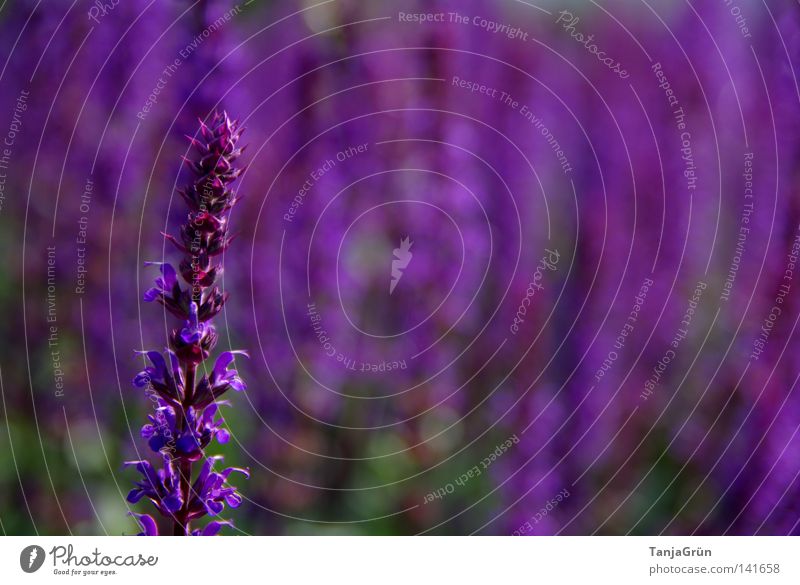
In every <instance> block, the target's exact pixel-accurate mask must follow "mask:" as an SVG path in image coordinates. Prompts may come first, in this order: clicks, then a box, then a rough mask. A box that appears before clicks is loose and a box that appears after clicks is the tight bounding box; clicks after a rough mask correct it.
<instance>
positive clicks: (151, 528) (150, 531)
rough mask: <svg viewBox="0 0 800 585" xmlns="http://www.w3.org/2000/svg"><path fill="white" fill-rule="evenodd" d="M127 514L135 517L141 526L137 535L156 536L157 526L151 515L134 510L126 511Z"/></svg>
mask: <svg viewBox="0 0 800 585" xmlns="http://www.w3.org/2000/svg"><path fill="white" fill-rule="evenodd" d="M128 515H129V516H133V517H134V518H136V521H137V522H139V525H140V526H141V527H142V532H140V533H139V536H158V526H157V525H156V521H155V520H153V517H152V516H149V515H147V514H137V513H136V512H128Z"/></svg>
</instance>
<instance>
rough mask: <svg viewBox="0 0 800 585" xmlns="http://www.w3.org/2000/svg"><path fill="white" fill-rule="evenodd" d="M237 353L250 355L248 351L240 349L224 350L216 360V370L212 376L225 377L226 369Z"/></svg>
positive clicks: (245, 355)
mask: <svg viewBox="0 0 800 585" xmlns="http://www.w3.org/2000/svg"><path fill="white" fill-rule="evenodd" d="M236 354H241V355H243V356H244V357H250V356H249V355H247V352H246V351H242V350H240V349H237V350H234V351H224V352H222V353H221V354H220V355H219V357H218V358H217V361H216V362H214V372H213V373H212V376H213V377H215V378H221V377H223V376H224V375H225V371H226V370H227V369H228V366H229V365H230V363H231V362H232V361H233V358H234V357H235V356H236Z"/></svg>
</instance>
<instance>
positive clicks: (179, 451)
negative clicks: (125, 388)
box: [126, 112, 249, 536]
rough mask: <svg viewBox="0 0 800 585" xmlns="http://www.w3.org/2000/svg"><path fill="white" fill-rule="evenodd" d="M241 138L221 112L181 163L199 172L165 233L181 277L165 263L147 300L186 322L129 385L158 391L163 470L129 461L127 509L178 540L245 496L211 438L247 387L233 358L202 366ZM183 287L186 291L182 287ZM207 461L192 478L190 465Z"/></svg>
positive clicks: (216, 305)
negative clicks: (131, 482)
mask: <svg viewBox="0 0 800 585" xmlns="http://www.w3.org/2000/svg"><path fill="white" fill-rule="evenodd" d="M241 134H242V130H241V129H240V128H239V124H238V122H236V121H233V120H231V119H230V118H229V117H228V115H227V114H226V113H224V112H223V113H221V114H220V113H215V114H214V115H213V116H212V117H211V120H209V121H208V122H207V123H204V122H201V123H200V133H199V136H197V137H194V138H190V140H191V144H192V147H193V148H194V150H195V151H197V153H198V154H199V157H198V158H196V159H189V158H185V159H184V161H185V162H186V165H187V166H188V167H189V168H190V169H191V170H192V172H193V173H194V175H195V176H194V177H193V179H192V181H191V183H190V184H189V185H188V186H187V187H185V188H184V189H182V190H181V191H180V195H181V196H182V197H183V199H184V200H185V201H186V203H187V204H188V206H189V213H188V215H187V220H186V222H185V223H184V224H183V225H182V226H181V227H180V229H179V236H173V235H170V234H164V236H165V238H166V239H167V240H168V241H169V242H171V243H172V244H174V245H175V247H176V249H177V250H179V251H180V252H181V253H182V254H183V258H182V259H181V261H180V263H179V264H178V270H175V268H174V267H173V265H172V264H169V263H166V262H148V263H147V264H152V265H157V266H159V269H160V270H161V276H160V277H159V278H157V279H156V281H155V285H154V286H153V287H152V288H150V289H148V290H147V292H145V294H144V300H145V301H147V302H157V303H159V304H160V305H162V306H163V307H164V308H165V309H166V310H167V311H169V312H170V313H172V314H173V315H174V316H175V317H177V318H178V319H180V321H181V322H180V324H179V325H178V326H177V327H175V328H174V329H173V330H172V332H171V334H170V336H169V348H168V350H167V354H166V357H165V356H164V355H163V354H162V353H161V352H158V351H146V352H139V353H141V354H143V355H145V356H146V357H147V360H148V361H149V362H150V365H149V366H146V367H145V368H144V369H143V370H142V371H141V372H139V373H138V374H137V375H136V377H135V378H134V380H133V383H134V385H135V386H136V387H138V388H152V389H153V390H154V391H155V393H156V394H157V403H158V406H157V408H156V410H155V412H154V413H153V414H151V415H149V416H148V422H147V423H146V424H145V425H144V426H143V427H142V430H141V436H142V438H143V439H144V440H146V441H147V444H148V446H149V447H150V449H152V450H153V451H154V452H156V453H159V455H160V456H161V466H160V467H159V468H156V467H154V466H153V465H152V464H151V463H150V462H148V461H131V462H128V463H127V464H126V465H129V466H135V467H136V469H137V470H138V471H139V473H140V474H141V476H142V479H141V480H140V481H138V482H137V483H136V485H135V487H134V489H132V490H131V492H130V493H129V494H128V501H129V502H131V503H137V502H139V501H141V500H142V499H145V498H146V499H148V500H150V502H152V504H153V505H154V506H155V508H156V510H157V511H158V512H159V513H160V514H161V515H162V516H165V517H166V518H169V519H170V520H171V521H172V522H173V531H172V533H173V534H175V535H182V536H188V535H192V536H213V535H215V534H217V533H219V531H220V529H221V528H222V527H223V526H226V525H230V522H227V521H225V520H217V519H215V520H214V521H212V522H209V523H208V524H207V525H206V526H205V528H202V529H194V530H193V529H192V528H191V526H190V523H191V522H192V521H194V520H197V519H199V518H201V517H203V516H207V515H211V516H217V515H218V514H219V513H220V512H222V510H223V509H224V508H225V506H226V505H227V506H229V507H231V508H236V507H238V506H239V505H240V504H241V503H242V497H241V495H239V493H238V492H237V491H236V488H234V487H232V486H230V485H228V483H227V480H228V476H229V475H230V474H231V473H232V472H234V471H237V472H241V473H243V474H244V475H245V476H246V477H249V473H248V472H247V471H246V470H243V469H238V468H234V467H229V468H227V469H225V470H224V471H222V472H219V473H218V472H215V471H213V463H214V461H215V460H216V459H218V458H215V457H208V455H207V454H206V453H205V449H206V448H207V447H208V446H210V445H211V444H212V441H213V440H214V439H216V440H217V442H218V443H226V442H228V440H229V439H230V435H229V433H228V431H227V430H226V429H224V428H223V426H222V425H223V422H224V421H223V420H222V418H221V417H218V413H219V408H218V406H219V404H220V403H219V402H217V399H218V398H219V397H220V396H221V395H222V394H224V393H225V392H227V391H228V390H229V389H231V388H233V389H234V390H235V391H236V392H242V391H243V390H245V389H246V385H245V383H244V381H243V380H242V379H241V377H240V376H239V373H238V372H237V371H236V370H235V369H231V368H229V366H230V365H231V364H232V362H233V360H234V358H235V356H236V355H237V354H242V355H244V356H247V353H246V352H243V351H224V352H222V353H221V354H220V355H219V356H218V357H217V359H216V361H215V362H214V366H213V368H211V373H210V374H208V375H206V374H203V375H202V377H200V378H198V368H199V366H200V365H201V364H202V363H203V362H205V360H207V359H209V357H210V355H211V352H212V351H213V350H214V348H215V347H216V345H217V341H218V338H217V333H216V331H215V329H214V326H213V325H212V324H211V320H212V319H213V318H214V317H215V316H216V315H217V314H219V312H220V311H222V309H223V307H224V305H225V301H226V300H227V299H228V294H227V293H226V292H225V291H223V290H221V289H220V287H219V286H217V284H216V282H217V279H218V277H219V275H220V274H222V265H221V264H220V263H219V262H218V261H217V260H216V259H217V258H219V257H220V255H221V254H222V253H223V252H225V251H226V250H227V249H228V247H229V246H230V245H231V242H232V241H233V239H234V236H232V235H230V233H229V231H228V215H229V212H230V210H231V208H232V207H233V206H234V205H235V204H236V203H237V201H238V200H239V198H238V197H237V196H236V195H235V194H234V192H233V191H232V190H231V188H230V185H231V183H232V182H233V181H235V180H236V178H237V177H238V176H239V175H240V174H241V172H242V171H241V169H240V168H237V167H236V165H235V161H236V159H238V158H239V156H241V154H242V151H243V149H242V148H239V147H238V146H237V143H238V141H239V138H240V136H241ZM181 279H182V280H183V283H181ZM201 459H203V460H205V463H204V464H203V466H202V468H201V469H200V470H199V471H198V472H197V473H196V474H195V473H193V464H194V463H195V462H198V461H200V460H201ZM134 516H135V517H136V519H137V520H138V521H139V524H140V525H141V526H142V532H141V533H140V534H142V535H147V536H153V535H157V534H158V530H157V526H156V522H155V520H154V519H153V518H151V517H150V516H148V515H146V514H134Z"/></svg>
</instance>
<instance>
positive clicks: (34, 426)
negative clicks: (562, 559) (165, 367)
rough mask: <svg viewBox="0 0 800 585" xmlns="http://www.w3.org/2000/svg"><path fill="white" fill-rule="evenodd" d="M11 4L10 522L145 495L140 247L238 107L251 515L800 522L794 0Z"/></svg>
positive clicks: (0, 434)
mask: <svg viewBox="0 0 800 585" xmlns="http://www.w3.org/2000/svg"><path fill="white" fill-rule="evenodd" d="M420 13H422V14H425V15H436V14H441V17H440V18H439V20H440V21H439V22H437V21H436V19H434V20H433V21H432V22H422V23H420V22H414V21H410V20H412V18H411V17H410V16H408V15H411V14H420ZM454 13H458V18H456V17H455V16H453V14H454ZM437 18H438V17H437ZM576 18H577V20H575V19H576ZM503 25H506V28H501V27H503ZM514 27H516V28H517V29H518V30H517V31H515V30H514ZM0 31H2V34H0V48H1V49H0V66H2V69H0V78H2V82H0V137H2V138H1V139H2V140H3V141H4V144H3V145H0V189H1V190H0V195H2V205H1V206H0V245H2V249H3V250H4V251H5V254H6V255H5V261H4V262H2V264H1V265H0V271H1V272H0V273H1V274H2V278H0V302H2V307H3V309H4V310H3V318H2V319H0V328H2V329H1V330H0V333H1V335H0V339H1V340H2V341H0V343H2V352H0V379H1V381H2V386H1V387H0V390H2V402H0V407H1V408H2V416H0V427H2V428H0V522H1V526H2V530H3V531H4V532H5V533H6V534H32V533H40V534H65V533H73V534H106V533H109V534H121V533H131V532H134V531H135V526H134V523H133V522H132V521H131V520H130V518H128V517H127V516H126V515H125V514H126V512H127V511H128V505H127V503H126V502H125V499H124V496H125V494H126V493H127V490H128V489H129V486H130V483H131V481H132V480H133V473H132V472H130V471H126V470H123V469H122V462H123V461H124V460H127V459H131V458H136V457H137V450H141V449H142V442H141V441H140V439H139V427H140V425H141V423H142V421H143V420H144V418H145V416H146V413H147V412H148V410H147V409H148V407H149V404H148V401H147V400H146V398H145V397H144V396H143V395H142V394H141V393H140V392H139V391H137V390H136V389H134V388H133V387H132V386H131V382H130V381H131V378H132V377H133V375H134V374H135V373H136V372H137V371H138V370H139V369H141V365H142V362H141V359H140V358H138V357H136V356H135V354H134V350H137V349H141V348H143V347H148V348H149V347H159V346H163V345H165V344H166V335H167V333H168V327H171V326H173V324H174V323H173V322H172V320H171V318H169V317H168V316H166V315H165V314H164V313H163V311H161V310H160V309H159V308H157V307H154V306H151V305H143V304H142V302H141V294H142V292H143V291H144V290H145V289H146V288H147V287H148V286H149V285H150V281H151V280H152V278H153V277H154V276H155V273H154V270H153V269H152V268H146V267H144V266H143V263H144V261H147V260H162V259H167V260H169V259H172V260H174V259H175V257H176V255H175V253H174V251H173V250H172V249H171V248H170V247H169V246H167V245H165V244H164V240H163V237H162V236H161V232H162V231H170V230H174V228H175V226H176V225H177V224H178V223H179V222H180V221H181V220H182V219H183V217H184V214H185V211H184V207H183V204H182V202H181V201H180V199H179V198H176V197H175V195H176V187H178V186H180V185H181V184H183V183H184V182H185V181H186V175H185V174H184V170H183V169H182V168H181V164H180V157H181V156H182V155H184V154H186V151H187V146H188V143H187V140H186V139H185V137H184V135H185V134H193V133H194V132H195V131H196V128H197V122H196V120H197V118H202V119H205V118H206V117H208V116H209V115H210V113H211V112H212V111H213V110H214V109H215V108H221V109H222V108H224V109H226V110H227V111H228V112H229V113H230V114H231V115H232V116H234V117H237V118H239V119H241V120H242V121H243V124H244V126H246V128H247V131H246V133H245V137H244V139H243V141H244V142H245V143H247V144H248V150H247V152H246V154H245V156H244V157H243V158H244V159H245V161H246V163H247V164H248V168H247V171H246V173H245V174H244V176H243V178H242V180H241V181H240V182H239V184H238V192H239V193H240V194H241V195H242V196H244V201H243V202H242V204H241V205H240V206H237V208H236V211H235V213H234V214H233V217H232V218H231V223H232V225H233V226H234V229H235V230H238V231H239V232H240V235H239V237H238V239H237V241H236V242H235V244H234V245H233V247H232V248H231V250H230V251H229V253H228V254H227V256H226V257H225V280H224V283H225V288H226V289H227V290H228V291H229V292H230V294H231V300H230V301H229V302H228V304H227V305H226V308H225V312H224V313H223V315H222V316H221V317H220V318H219V319H218V324H219V326H220V333H221V338H222V342H221V344H220V350H222V349H226V348H228V347H232V348H247V349H249V350H250V352H251V359H250V360H249V361H245V362H243V363H239V362H241V361H242V360H239V362H237V365H238V367H239V370H240V371H241V372H242V374H243V375H244V377H245V378H246V380H247V381H248V384H249V389H248V391H247V392H246V393H245V394H240V395H236V396H234V397H232V402H233V405H232V406H231V407H229V408H227V409H226V410H225V416H226V420H227V423H228V427H229V429H230V431H231V434H232V436H233V440H232V441H231V443H229V444H228V445H227V446H226V447H225V449H224V450H223V452H224V454H225V456H226V460H227V462H229V463H231V464H236V465H241V466H246V467H249V468H250V470H251V472H252V474H253V476H252V478H251V480H249V481H248V482H243V483H242V485H241V486H240V487H241V491H242V493H243V495H244V497H245V504H244V505H243V506H242V507H241V508H240V509H239V510H237V511H236V513H235V514H234V521H235V523H236V528H235V529H231V530H229V531H228V533H238V532H244V533H254V534H325V533H336V534H342V533H344V534H413V533H421V532H424V533H433V534H469V533H482V534H512V533H517V534H556V533H560V534H591V533H599V534H625V533H634V534H657V533H662V532H663V533H667V534H686V533H698V534H723V533H730V534H755V533H758V534H787V533H794V534H798V533H800V480H799V478H798V474H799V473H800V463H799V462H800V458H798V452H799V450H798V449H799V447H800V437H798V436H797V435H798V428H800V391H798V390H797V378H798V373H800V369H798V366H797V360H796V355H797V350H798V339H797V338H798V336H797V335H796V332H795V329H796V327H797V322H798V316H800V313H799V312H798V305H797V296H798V292H800V274H798V269H797V268H796V267H795V266H794V262H795V261H796V259H797V258H796V257H795V254H797V253H798V247H800V243H798V241H797V240H796V238H797V237H798V236H799V235H800V231H798V230H799V226H800V209H798V195H799V194H798V179H799V177H798V173H797V168H798V162H800V128H799V127H798V126H799V125H800V124H798V122H799V121H800V116H799V115H798V104H799V98H800V94H799V93H798V82H797V78H796V74H797V60H798V56H797V55H798V48H800V13H799V12H798V5H797V3H795V2H791V1H789V0H785V1H778V2H769V3H766V2H764V3H756V2H752V3H751V2H743V1H742V0H739V1H738V2H736V1H735V2H733V3H730V4H729V3H726V2H709V3H682V2H674V3H672V2H670V3H646V2H640V1H638V0H631V1H609V2H602V3H598V4H595V3H592V2H577V1H568V0H565V1H563V2H553V1H548V0H531V2H517V1H511V0H496V1H491V2H490V1H482V2H477V1H475V2H473V1H467V2H464V1H460V2H454V1H453V2H445V1H434V2H422V1H421V0H419V1H416V2H415V1H413V0H397V1H395V0H387V1H384V2H369V3H367V2H356V1H347V0H331V1H328V2H321V3H316V2H314V1H312V0H305V1H300V0H297V1H281V2H277V1H276V2H270V1H265V2H259V1H255V2H252V3H250V4H247V5H246V4H244V3H242V4H240V5H235V4H233V3H230V2H222V1H220V2H212V1H198V2H194V3H192V2H189V1H186V2H183V1H177V0H163V1H162V0H158V1H155V2H149V1H146V0H141V1H138V0H137V1H132V0H131V1H120V2H119V3H118V4H116V5H114V4H113V3H112V2H106V3H105V4H103V3H102V2H98V3H91V2H86V1H81V2H74V3H69V2H47V3H39V2H33V1H22V0H19V1H16V2H7V3H5V4H3V6H2V8H0ZM588 35H592V38H591V39H587V37H588ZM598 53H601V54H598ZM603 59H605V60H606V62H604V61H603ZM617 63H619V65H618V66H617V65H616V64H617ZM615 67H616V71H615V70H614V69H615ZM623 73H624V74H623ZM481 86H484V87H483V88H481ZM473 90H475V91H473ZM156 92H157V94H156ZM153 98H155V99H153ZM304 185H305V187H304ZM406 237H408V238H410V240H411V241H413V245H412V247H411V248H410V252H411V253H412V257H411V259H410V261H409V262H408V265H407V266H406V267H405V268H404V269H401V273H402V278H401V279H400V280H399V281H398V283H397V285H396V288H395V289H394V291H393V292H392V293H391V294H389V283H390V276H391V272H392V260H393V259H396V257H395V256H393V251H394V249H396V248H398V247H400V242H401V240H402V239H403V238H406ZM84 268H85V270H86V272H85V273H81V272H80V270H83V269H84ZM310 305H312V308H310ZM515 319H516V321H515ZM315 327H316V328H315ZM393 364H394V365H393ZM373 370H377V371H373ZM141 454H144V453H141ZM139 511H144V509H143V508H142V509H141V510H139Z"/></svg>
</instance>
